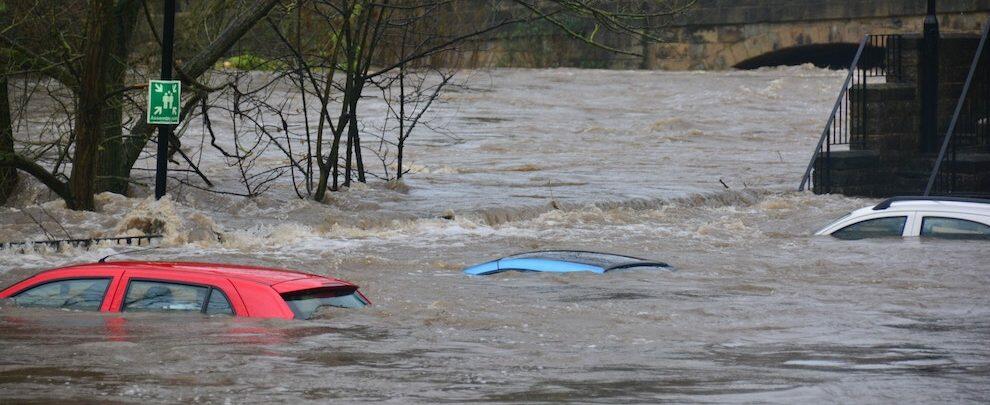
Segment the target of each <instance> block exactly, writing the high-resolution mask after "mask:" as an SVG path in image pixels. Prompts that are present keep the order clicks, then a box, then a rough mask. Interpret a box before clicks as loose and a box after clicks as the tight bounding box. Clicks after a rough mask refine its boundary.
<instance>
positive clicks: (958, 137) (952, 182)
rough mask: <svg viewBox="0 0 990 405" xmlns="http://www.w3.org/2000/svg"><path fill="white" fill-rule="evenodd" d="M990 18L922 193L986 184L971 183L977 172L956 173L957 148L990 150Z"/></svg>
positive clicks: (980, 188)
mask: <svg viewBox="0 0 990 405" xmlns="http://www.w3.org/2000/svg"><path fill="white" fill-rule="evenodd" d="M988 31H990V20H988V21H987V23H986V24H984V26H983V33H982V34H981V35H980V44H979V45H978V46H977V47H976V53H975V54H974V55H973V61H972V63H971V64H970V67H969V73H967V74H966V82H965V84H963V88H962V93H960V94H959V101H958V102H956V108H955V111H954V112H953V114H952V119H951V120H950V121H949V128H948V130H946V132H945V136H944V137H942V147H941V149H939V151H938V157H937V158H935V167H934V168H932V171H931V174H929V177H928V184H927V185H926V186H925V194H924V195H925V196H928V195H931V194H932V193H935V194H942V195H948V194H966V195H973V194H982V193H986V189H987V188H986V185H981V184H974V183H976V182H978V181H980V179H979V177H980V176H977V175H976V173H971V174H970V176H969V177H970V178H965V177H964V176H963V175H961V174H960V173H959V170H958V169H959V163H960V159H959V158H960V156H959V155H960V152H965V151H970V152H983V153H987V152H990V133H988V125H990V122H988V120H990V60H988V59H990V57H988V55H990V54H988V53H987V52H984V49H985V48H986V42H987V33H988Z"/></svg>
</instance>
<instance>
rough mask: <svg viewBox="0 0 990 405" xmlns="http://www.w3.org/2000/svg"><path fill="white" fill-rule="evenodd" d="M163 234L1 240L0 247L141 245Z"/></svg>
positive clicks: (56, 247) (54, 247) (55, 247)
mask: <svg viewBox="0 0 990 405" xmlns="http://www.w3.org/2000/svg"><path fill="white" fill-rule="evenodd" d="M161 238H162V235H140V236H120V237H115V238H91V239H53V240H36V241H30V242H0V249H24V248H27V247H28V246H47V247H49V248H51V249H59V248H60V247H62V246H75V247H89V246H91V245H94V244H98V243H103V242H109V243H113V244H117V245H120V244H127V245H137V246H141V244H142V243H144V244H149V245H150V244H151V241H152V240H155V239H161Z"/></svg>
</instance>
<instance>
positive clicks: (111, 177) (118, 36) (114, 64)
mask: <svg viewBox="0 0 990 405" xmlns="http://www.w3.org/2000/svg"><path fill="white" fill-rule="evenodd" d="M140 9H141V1H138V0H122V1H120V2H119V3H118V4H117V7H116V8H115V9H114V16H113V25H112V27H111V30H112V34H111V35H112V38H113V41H112V43H111V48H110V58H109V60H108V61H107V62H108V66H107V72H106V74H107V86H106V88H107V93H111V92H115V91H120V89H122V88H124V87H125V86H126V78H127V67H128V56H129V55H130V49H129V46H130V40H131V34H132V33H133V32H134V25H135V22H136V20H137V15H138V12H139V11H140ZM123 101H124V94H122V93H121V94H119V95H114V96H112V97H110V98H108V99H107V107H106V108H107V109H106V115H105V118H104V125H105V128H106V130H105V132H104V133H103V142H102V144H101V145H100V151H99V153H100V159H99V161H98V163H97V168H96V191H97V192H103V191H109V192H111V193H117V194H123V195H126V194H127V180H128V179H127V177H126V176H122V174H124V173H128V172H129V171H130V168H129V167H127V165H128V162H127V160H126V159H125V158H124V138H123V136H124V132H123V128H122V127H121V124H122V123H123V121H124V112H123V105H124V102H123Z"/></svg>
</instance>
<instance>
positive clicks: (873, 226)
mask: <svg viewBox="0 0 990 405" xmlns="http://www.w3.org/2000/svg"><path fill="white" fill-rule="evenodd" d="M906 223H907V216H898V217H883V218H874V219H868V220H865V221H861V222H857V223H855V224H852V225H848V226H846V227H845V228H842V229H840V230H838V231H835V232H832V236H834V237H836V238H839V239H863V238H884V237H899V236H901V235H903V234H904V224H906Z"/></svg>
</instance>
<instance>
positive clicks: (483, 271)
mask: <svg viewBox="0 0 990 405" xmlns="http://www.w3.org/2000/svg"><path fill="white" fill-rule="evenodd" d="M635 268H653V269H656V268H661V269H665V270H673V268H672V267H670V265H668V264H667V263H663V262H658V261H654V260H647V259H640V258H638V257H632V256H622V255H615V254H611V253H598V252H586V251H581V250H543V251H537V252H526V253H519V254H515V255H512V256H506V257H503V258H501V259H497V260H492V261H490V262H486V263H481V264H476V265H474V266H471V267H468V268H466V269H464V273H465V274H470V275H473V276H485V275H489V274H495V273H500V272H503V271H538V272H551V273H570V272H575V271H590V272H592V273H599V274H602V273H605V272H609V271H612V270H621V269H635Z"/></svg>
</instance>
